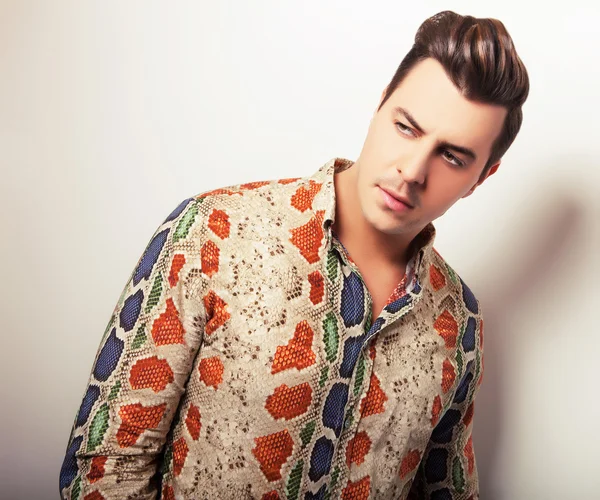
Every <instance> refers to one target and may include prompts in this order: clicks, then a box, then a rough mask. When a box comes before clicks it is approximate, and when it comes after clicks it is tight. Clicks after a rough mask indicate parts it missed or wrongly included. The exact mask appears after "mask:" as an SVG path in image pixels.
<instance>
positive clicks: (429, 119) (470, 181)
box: [356, 59, 506, 235]
mask: <svg viewBox="0 0 600 500" xmlns="http://www.w3.org/2000/svg"><path fill="white" fill-rule="evenodd" d="M384 93H385V91H384ZM382 99H383V95H382ZM380 102H381V101H380ZM505 116H506V109H505V108H504V107H500V106H493V105H489V104H480V103H475V102H471V101H468V100H467V99H466V98H464V97H463V96H462V95H461V94H460V92H459V91H458V90H457V88H456V87H455V86H454V84H453V83H452V81H451V80H450V79H449V78H448V77H447V75H446V73H445V71H444V69H443V67H442V65H441V64H439V63H438V62H437V61H436V60H434V59H425V60H424V61H421V62H419V63H417V64H416V65H415V66H414V67H413V68H412V69H411V70H410V71H409V73H408V74H407V75H406V77H405V79H404V80H403V81H402V83H401V84H400V85H399V86H398V88H397V89H396V90H395V91H394V92H393V94H392V95H391V96H390V97H389V99H388V100H387V101H386V103H385V104H384V105H383V107H382V108H381V109H380V110H379V111H376V112H375V114H374V115H373V119H372V120H371V124H370V126H369V130H368V133H367V137H366V139H365V143H364V145H363V149H362V151H361V153H360V155H359V157H358V159H357V160H356V167H357V168H358V171H357V183H358V184H357V189H358V198H359V202H360V206H361V209H362V212H363V214H364V216H365V218H366V219H367V221H368V222H369V223H370V224H371V225H372V226H374V227H375V228H376V229H378V230H379V231H381V232H384V233H387V234H405V235H406V234H413V235H416V234H417V233H418V232H419V231H420V230H421V229H422V228H423V227H425V226H426V225H427V224H428V223H429V222H431V221H432V220H434V219H436V218H438V217H439V216H441V215H442V214H443V213H444V212H446V210H448V208H450V207H451V206H452V205H453V204H454V203H455V202H456V201H457V200H458V199H459V198H464V197H466V196H468V195H470V194H471V193H472V192H473V190H474V189H475V187H477V185H478V184H480V183H481V182H483V180H484V179H482V180H481V181H479V177H480V175H481V173H482V171H483V168H484V166H485V164H486V162H487V160H488V158H489V155H490V151H491V147H492V144H493V142H494V140H495V139H496V138H497V137H498V135H499V134H500V131H501V129H502V125H503V122H504V118H505ZM497 167H498V165H495V166H494V167H492V169H491V170H490V172H489V173H488V174H487V175H486V177H487V176H488V175H490V174H491V173H494V172H495V171H496V169H497ZM383 190H386V191H391V192H392V193H394V194H396V195H400V196H404V197H405V198H406V199H407V200H408V201H409V202H410V204H411V205H412V206H413V208H407V207H406V206H405V205H404V208H402V207H403V206H402V205H398V204H397V203H394V200H393V199H390V197H389V195H386V194H385V193H384V191H383Z"/></svg>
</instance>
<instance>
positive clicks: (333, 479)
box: [325, 467, 340, 500]
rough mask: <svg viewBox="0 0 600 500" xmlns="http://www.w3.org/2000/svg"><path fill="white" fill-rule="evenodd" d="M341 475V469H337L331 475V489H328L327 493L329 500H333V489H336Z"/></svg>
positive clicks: (326, 496)
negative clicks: (330, 499) (331, 499)
mask: <svg viewBox="0 0 600 500" xmlns="http://www.w3.org/2000/svg"><path fill="white" fill-rule="evenodd" d="M339 475H340V468H339V467H336V468H335V469H334V470H333V473H332V474H331V483H329V487H328V488H327V491H326V492H325V498H326V499H327V500H329V498H331V492H332V491H333V489H334V488H335V485H336V484H337V480H338V477H339Z"/></svg>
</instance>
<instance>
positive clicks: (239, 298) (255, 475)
mask: <svg viewBox="0 0 600 500" xmlns="http://www.w3.org/2000/svg"><path fill="white" fill-rule="evenodd" d="M350 165H351V162H350V161H349V160H345V159H342V158H334V159H332V160H331V161H329V162H327V163H326V164H325V165H323V166H322V167H321V168H320V169H319V170H318V171H316V172H315V173H314V174H313V175H311V176H307V177H300V178H294V179H278V180H271V181H262V182H252V183H248V184H241V185H240V184H238V185H235V186H229V187H226V188H221V189H217V190H214V191H211V192H208V193H202V194H199V195H197V196H194V197H192V198H189V199H187V200H184V201H183V202H182V203H181V204H180V205H179V206H178V207H177V208H175V210H174V211H173V212H172V213H171V214H170V215H169V216H168V217H167V218H166V219H165V220H164V221H163V223H162V224H160V226H159V227H158V228H157V230H156V232H155V234H154V235H153V237H152V238H151V240H150V242H149V243H148V245H147V247H146V249H145V251H144V253H143V255H142V256H141V258H140V259H139V261H138V263H137V265H136V267H135V269H134V270H133V272H132V274H131V276H130V278H129V280H128V282H127V284H126V286H125V288H124V290H123V293H122V295H121V298H120V299H119V301H118V303H117V305H116V307H115V309H114V312H113V314H112V317H111V319H110V321H109V323H108V326H107V328H106V331H105V333H104V336H103V339H102V341H101V344H100V348H99V350H98V353H97V355H96V359H95V362H94V366H93V369H92V373H91V375H90V378H89V383H88V386H87V389H86V392H85V395H84V397H83V401H82V403H81V406H80V408H79V411H78V413H77V415H76V418H75V422H74V424H73V429H72V433H71V436H70V439H69V443H68V447H67V452H66V456H65V459H64V463H63V467H62V469H61V473H60V490H61V497H62V498H71V499H75V498H78V499H79V498H81V499H84V500H100V499H112V498H119V499H121V498H156V497H157V496H161V497H162V498H165V499H188V498H189V499H204V498H207V499H215V498H223V499H229V498H231V499H246V498H247V499H251V498H252V499H254V498H256V499H262V500H274V499H282V500H283V499H314V498H323V499H324V498H331V499H334V498H342V499H367V498H377V499H379V498H382V499H387V498H389V499H391V498H401V499H406V498H409V499H410V498H419V499H420V498H431V499H438V500H439V499H470V498H473V499H475V498H478V496H479V493H478V481H477V467H476V462H475V456H474V450H473V443H472V437H471V433H472V426H473V401H474V398H475V394H476V392H477V390H478V387H479V385H480V383H481V376H482V373H483V366H482V361H483V360H482V352H483V320H482V315H481V308H480V304H479V302H478V301H477V299H476V298H475V296H474V295H473V293H472V292H471V290H470V289H469V288H468V287H467V285H466V284H465V283H464V282H463V280H462V279H461V278H460V277H459V276H458V275H457V274H456V273H455V272H454V271H453V270H452V268H451V267H450V266H449V265H448V264H447V263H446V262H445V261H444V260H443V259H442V257H441V256H440V255H439V254H438V253H437V251H436V250H435V249H434V248H433V241H434V238H435V228H434V226H433V224H431V223H430V224H428V225H427V226H426V227H425V228H424V229H423V230H422V231H421V233H419V235H418V236H417V237H416V239H415V243H416V246H415V249H416V250H415V252H414V254H413V256H412V258H411V260H410V262H409V264H408V266H407V272H406V275H405V277H404V279H403V280H402V281H401V282H400V283H399V284H398V286H397V287H396V289H395V290H394V291H393V293H392V294H391V295H390V297H389V299H388V301H387V304H386V305H385V307H384V308H383V310H382V311H381V313H380V314H379V316H378V317H377V318H372V313H371V311H372V298H371V295H370V293H369V291H368V289H367V287H366V286H365V284H364V281H363V279H362V276H361V273H360V270H359V269H358V267H357V266H356V265H355V263H354V262H353V261H352V258H351V256H350V255H349V254H348V253H347V251H346V250H345V249H344V247H343V245H342V244H341V242H340V241H339V240H337V238H336V237H335V234H334V233H333V231H332V227H331V226H332V224H333V222H334V221H335V202H336V200H335V186H334V175H335V173H336V172H339V171H341V170H343V169H345V168H348V167H349V166H350Z"/></svg>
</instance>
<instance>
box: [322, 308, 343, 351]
mask: <svg viewBox="0 0 600 500" xmlns="http://www.w3.org/2000/svg"><path fill="white" fill-rule="evenodd" d="M323 331H324V332H325V336H324V339H325V352H326V354H327V356H326V357H327V361H329V362H330V363H332V362H333V361H335V357H336V356H337V352H338V343H339V340H340V337H339V335H338V325H337V320H336V319H335V315H334V314H333V313H332V312H329V313H328V314H327V316H326V317H325V319H324V320H323Z"/></svg>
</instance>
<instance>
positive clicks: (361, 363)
mask: <svg viewBox="0 0 600 500" xmlns="http://www.w3.org/2000/svg"><path fill="white" fill-rule="evenodd" d="M366 364H367V363H366V361H365V356H364V355H363V354H361V355H360V357H359V358H358V366H357V367H356V377H355V378H354V395H355V396H358V393H359V392H360V389H361V387H362V383H363V380H364V378H365V366H366Z"/></svg>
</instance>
